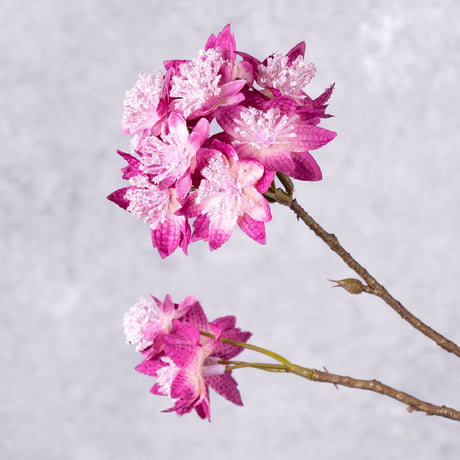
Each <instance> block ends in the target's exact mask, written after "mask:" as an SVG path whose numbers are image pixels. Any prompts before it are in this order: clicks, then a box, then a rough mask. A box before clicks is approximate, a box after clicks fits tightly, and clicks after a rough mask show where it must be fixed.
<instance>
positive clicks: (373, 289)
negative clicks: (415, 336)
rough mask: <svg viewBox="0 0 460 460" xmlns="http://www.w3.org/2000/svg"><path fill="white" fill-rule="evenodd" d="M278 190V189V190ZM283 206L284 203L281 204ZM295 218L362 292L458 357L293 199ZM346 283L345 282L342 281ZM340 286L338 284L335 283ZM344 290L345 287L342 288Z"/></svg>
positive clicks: (458, 352) (454, 348)
mask: <svg viewBox="0 0 460 460" xmlns="http://www.w3.org/2000/svg"><path fill="white" fill-rule="evenodd" d="M278 190H279V189H278ZM282 204H284V203H282ZM287 206H288V207H289V208H290V209H291V210H292V211H293V212H294V213H295V215H296V216H297V219H300V220H302V221H303V222H304V223H305V225H307V226H308V227H309V228H310V229H311V230H312V231H313V232H314V233H315V234H316V235H317V236H318V237H319V238H321V239H322V240H323V241H324V242H325V243H326V244H327V245H328V246H329V247H330V248H331V249H332V250H333V251H334V252H335V253H336V254H337V255H338V256H339V257H340V258H341V259H342V260H343V261H344V262H345V263H346V264H347V265H348V266H349V267H350V268H351V269H352V270H353V271H354V272H355V273H356V274H358V275H359V276H360V277H361V278H362V279H363V280H364V281H365V282H366V283H367V286H363V291H365V292H368V293H369V294H374V295H376V296H378V297H380V298H381V299H382V300H383V301H384V302H386V303H387V304H388V305H389V306H390V307H391V308H393V310H394V311H396V313H398V314H399V315H400V316H401V318H402V319H404V320H405V321H407V322H408V323H409V324H411V325H412V326H413V327H414V328H415V329H418V330H419V331H420V332H421V333H422V334H425V335H426V336H427V337H429V338H430V339H432V340H434V341H435V342H436V343H437V344H438V345H439V346H440V347H441V348H444V350H446V351H448V352H450V353H453V354H454V355H456V356H458V357H460V348H459V347H458V345H456V344H455V343H454V342H452V341H451V340H449V339H446V338H445V337H444V336H442V335H441V334H439V333H438V332H436V331H435V330H434V329H432V328H431V327H429V326H428V325H426V324H425V323H423V322H422V321H421V320H420V319H419V318H417V317H416V316H414V315H413V314H412V313H411V312H410V311H409V310H407V309H406V308H405V307H404V306H403V305H402V303H401V302H399V301H398V300H397V299H395V298H394V297H393V296H392V295H391V294H390V293H389V292H388V291H387V290H386V289H385V287H384V286H382V285H381V284H380V283H379V282H378V281H377V280H376V279H375V278H374V277H373V276H372V275H371V274H370V273H369V272H368V271H367V270H366V269H365V268H364V267H363V266H362V265H360V264H359V263H358V262H357V261H356V260H355V259H354V258H353V257H352V256H351V254H350V253H348V252H347V251H346V250H345V249H344V248H343V246H342V245H341V244H340V243H339V240H338V239H337V237H336V236H335V235H334V234H332V233H328V232H326V230H324V229H323V228H322V227H321V225H319V224H318V222H316V221H315V220H314V219H313V217H311V216H310V215H309V214H308V213H307V212H306V211H305V209H303V208H302V206H300V205H299V203H297V201H296V200H295V199H293V200H292V201H291V203H290V204H289V205H287ZM344 281H346V280H344ZM337 283H338V284H339V285H340V282H337ZM342 287H344V288H346V286H342Z"/></svg>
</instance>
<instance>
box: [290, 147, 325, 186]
mask: <svg viewBox="0 0 460 460" xmlns="http://www.w3.org/2000/svg"><path fill="white" fill-rule="evenodd" d="M291 156H292V159H293V160H294V163H295V168H294V170H293V171H291V173H290V174H289V175H290V176H291V177H292V178H294V179H300V180H308V181H317V180H321V179H322V177H323V176H322V174H321V169H320V168H319V166H318V164H317V163H316V161H315V160H314V159H313V157H312V156H311V155H310V154H309V153H308V152H294V153H292V154H291Z"/></svg>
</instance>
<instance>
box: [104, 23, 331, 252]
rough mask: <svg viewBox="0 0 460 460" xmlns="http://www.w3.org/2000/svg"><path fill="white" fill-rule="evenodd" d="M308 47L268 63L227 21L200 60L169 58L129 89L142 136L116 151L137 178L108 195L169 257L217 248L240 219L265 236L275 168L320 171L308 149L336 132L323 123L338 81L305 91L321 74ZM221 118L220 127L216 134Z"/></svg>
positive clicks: (130, 123) (134, 126)
mask: <svg viewBox="0 0 460 460" xmlns="http://www.w3.org/2000/svg"><path fill="white" fill-rule="evenodd" d="M304 54H305V43H304V42H301V43H299V44H298V45H296V46H295V47H294V48H292V49H291V50H290V51H289V52H288V53H287V54H286V55H282V54H281V53H279V52H276V53H274V54H272V55H271V56H269V57H268V58H267V59H265V60H264V61H262V62H260V61H259V60H257V59H256V58H254V57H253V56H250V55H249V54H246V53H242V52H238V51H236V45H235V39H234V36H233V34H232V33H231V32H230V26H229V25H227V26H226V27H224V29H223V30H222V31H221V32H220V33H219V35H218V36H217V37H215V36H214V35H211V36H210V37H209V39H208V41H207V43H206V45H205V47H204V49H202V50H200V51H199V53H198V55H197V57H196V58H195V59H192V60H186V61H179V60H174V61H166V62H165V63H164V67H165V71H164V72H158V73H157V74H156V75H155V74H142V75H140V77H139V80H138V81H137V83H136V84H135V85H134V87H133V88H132V89H131V90H129V91H127V92H126V98H125V101H124V112H123V122H122V128H123V132H124V133H125V134H130V135H133V136H134V137H133V139H132V143H131V149H132V151H131V153H130V154H128V153H124V152H120V151H119V152H118V153H119V154H120V155H121V156H122V157H123V158H124V159H125V160H126V162H127V163H128V165H127V166H126V167H124V168H123V169H122V172H123V178H124V179H127V180H128V181H129V184H130V185H129V186H127V187H124V188H122V189H120V190H117V191H115V192H113V193H112V194H110V195H109V196H108V198H109V199H110V200H112V201H113V202H115V203H117V204H118V205H119V206H121V207H122V208H124V209H126V210H128V211H129V212H131V213H132V214H134V216H136V217H137V218H139V219H143V220H144V221H145V222H146V223H148V224H149V226H150V229H151V236H152V243H153V246H154V247H156V248H157V249H158V251H159V253H160V255H161V256H162V257H166V256H168V255H170V254H171V253H172V252H174V251H175V250H176V249H177V247H181V248H182V250H183V251H184V252H185V253H187V247H188V245H189V244H190V242H191V241H195V240H199V239H203V240H205V241H208V242H209V247H210V249H211V250H213V249H217V248H218V247H220V246H221V245H222V244H223V243H224V242H225V241H227V240H228V238H229V237H230V235H231V233H232V231H233V229H234V227H235V225H239V227H240V228H241V229H242V230H243V231H244V232H245V233H246V234H247V235H249V236H250V237H251V238H253V239H254V240H255V241H258V242H259V243H265V226H264V224H265V222H268V221H269V220H270V219H271V214H270V208H269V204H268V202H267V200H266V199H265V198H264V196H263V194H264V193H265V192H266V191H267V189H268V187H269V186H270V184H271V182H272V180H273V178H274V175H275V173H277V172H281V173H283V174H286V175H289V176H291V177H293V178H295V179H300V180H309V181H313V180H319V179H321V171H320V169H319V166H318V165H317V163H316V162H315V160H314V159H313V157H312V156H311V155H310V153H309V151H310V150H314V149H317V148H319V147H321V146H322V145H324V144H327V143H328V142H329V141H331V140H332V139H333V138H334V137H335V133H334V132H332V131H329V130H327V129H324V128H320V127H319V126H318V124H319V122H320V119H321V118H325V117H328V116H329V115H327V114H326V113H325V110H326V107H327V104H326V103H327V101H328V99H329V97H330V95H331V93H332V89H333V86H331V87H330V88H328V89H327V90H326V91H325V92H324V93H323V94H321V95H320V96H319V97H317V98H316V99H312V98H310V97H309V96H308V95H307V94H306V93H305V92H304V90H303V87H304V86H305V85H306V84H307V83H308V82H309V81H310V79H311V78H312V77H313V76H314V74H315V67H314V66H313V64H305V63H304V60H303V59H304ZM237 58H238V59H239V60H238V61H237ZM213 120H216V121H217V123H218V124H219V126H220V128H221V129H222V131H221V132H219V133H217V134H214V135H213V136H210V123H211V122H212V121H213ZM192 218H195V220H194V223H193V234H192V231H191V228H190V223H189V219H192Z"/></svg>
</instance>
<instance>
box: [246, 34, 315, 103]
mask: <svg viewBox="0 0 460 460" xmlns="http://www.w3.org/2000/svg"><path fill="white" fill-rule="evenodd" d="M238 54H240V55H241V56H242V57H243V62H247V63H248V64H250V65H251V67H252V69H253V72H254V77H255V80H256V82H257V84H258V85H259V86H260V87H261V88H262V93H264V94H266V95H267V96H268V97H269V98H270V99H271V98H273V97H279V96H290V97H291V98H292V99H293V100H295V101H296V102H297V103H298V104H299V105H303V99H304V97H305V96H306V94H305V93H304V91H303V88H304V87H305V86H306V85H307V84H308V83H309V82H310V80H311V79H312V78H313V77H314V76H315V73H316V69H315V66H314V65H313V64H311V63H310V64H306V63H305V62H304V55H305V42H300V43H298V44H297V45H295V46H294V47H293V48H292V49H291V50H290V51H289V52H288V53H287V54H286V55H283V54H282V53H280V52H279V51H277V52H276V53H273V54H272V55H270V56H269V57H268V58H266V59H265V60H264V61H263V62H260V61H259V60H258V59H256V58H255V57H253V56H251V55H249V54H247V53H238Z"/></svg>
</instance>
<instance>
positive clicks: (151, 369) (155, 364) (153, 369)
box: [136, 356, 167, 377]
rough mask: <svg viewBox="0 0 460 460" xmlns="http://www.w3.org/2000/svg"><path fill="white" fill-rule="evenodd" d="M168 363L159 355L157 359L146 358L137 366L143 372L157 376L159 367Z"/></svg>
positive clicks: (137, 369) (138, 370)
mask: <svg viewBox="0 0 460 460" xmlns="http://www.w3.org/2000/svg"><path fill="white" fill-rule="evenodd" d="M166 365H167V364H166V363H164V362H163V361H161V360H160V359H159V358H158V356H157V357H156V358H155V359H145V360H144V361H142V362H141V363H140V364H139V365H138V366H136V371H137V372H140V373H141V374H145V375H150V376H151V377H156V375H157V371H158V369H161V368H162V367H164V366H166Z"/></svg>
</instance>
